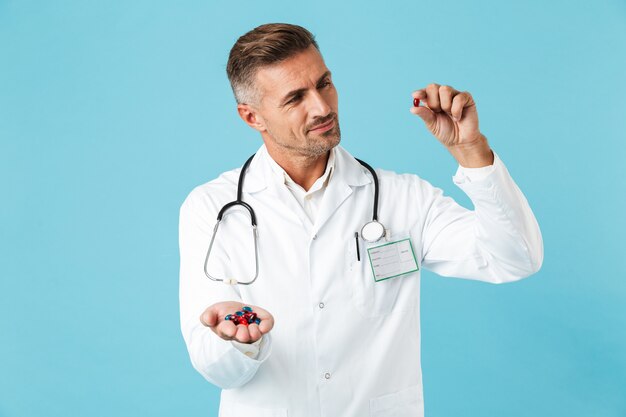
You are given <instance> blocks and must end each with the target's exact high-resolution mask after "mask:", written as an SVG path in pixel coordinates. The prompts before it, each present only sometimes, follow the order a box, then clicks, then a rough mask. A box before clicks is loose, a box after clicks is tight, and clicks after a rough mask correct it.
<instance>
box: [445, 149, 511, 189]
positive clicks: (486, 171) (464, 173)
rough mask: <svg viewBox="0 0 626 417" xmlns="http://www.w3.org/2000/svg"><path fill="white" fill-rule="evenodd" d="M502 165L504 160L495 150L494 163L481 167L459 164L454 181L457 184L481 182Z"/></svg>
mask: <svg viewBox="0 0 626 417" xmlns="http://www.w3.org/2000/svg"><path fill="white" fill-rule="evenodd" d="M500 165H502V161H501V160H500V158H499V157H498V154H496V153H495V152H494V153H493V164H492V165H487V166H485V167H480V168H467V167H463V166H461V165H459V166H458V168H457V170H456V174H455V175H454V176H453V177H452V181H454V183H455V184H457V185H460V184H465V183H469V182H480V181H483V180H484V179H486V178H488V177H489V176H490V175H491V174H493V172H495V171H496V169H498V167H499V166H500Z"/></svg>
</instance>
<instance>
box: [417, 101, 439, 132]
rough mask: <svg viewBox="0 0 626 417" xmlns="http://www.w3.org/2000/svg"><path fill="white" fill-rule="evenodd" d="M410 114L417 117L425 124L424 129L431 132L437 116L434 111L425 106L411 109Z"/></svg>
mask: <svg viewBox="0 0 626 417" xmlns="http://www.w3.org/2000/svg"><path fill="white" fill-rule="evenodd" d="M411 113H413V114H415V115H417V116H419V117H420V118H421V119H422V120H423V121H424V123H425V124H426V127H427V128H429V129H430V130H432V127H434V125H435V122H436V120H437V116H436V115H435V112H434V111H432V110H431V109H429V108H428V107H426V106H419V107H411Z"/></svg>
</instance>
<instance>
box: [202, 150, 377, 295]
mask: <svg viewBox="0 0 626 417" xmlns="http://www.w3.org/2000/svg"><path fill="white" fill-rule="evenodd" d="M255 155H256V154H254V155H252V156H251V157H250V158H248V160H247V161H246V162H245V163H244V164H243V167H242V168H241V172H240V173H239V181H238V183H237V200H235V201H231V202H230V203H228V204H226V205H224V207H222V209H221V210H220V211H219V213H218V214H217V223H215V227H214V228H213V235H212V236H211V243H209V249H208V250H207V253H206V258H205V259H204V274H205V275H206V276H207V277H208V278H210V279H211V280H213V281H221V282H224V283H226V284H230V285H236V284H241V285H250V284H252V283H253V282H254V281H256V279H257V277H258V276H259V246H258V239H257V229H256V214H255V213H254V209H253V208H252V207H251V206H250V204H248V203H246V202H245V201H243V198H242V193H243V182H244V179H245V176H246V171H247V169H248V166H249V165H250V162H252V158H254V156H255ZM355 159H356V158H355ZM356 160H357V161H358V162H359V163H360V164H361V165H363V166H364V167H365V168H367V170H368V171H369V172H370V173H371V174H372V178H373V179H374V209H373V213H372V220H371V221H369V222H367V223H365V224H364V225H363V227H362V228H361V238H362V239H363V240H364V241H366V242H370V243H374V242H377V241H379V240H380V239H382V238H383V237H384V236H385V233H386V231H385V226H383V225H382V223H380V222H379V221H378V176H377V175H376V172H375V171H374V168H372V167H371V166H370V165H369V164H367V163H366V162H363V161H361V160H360V159H356ZM235 206H242V207H244V208H245V209H246V210H248V213H249V214H250V222H251V224H252V237H253V239H254V261H255V273H254V278H252V280H250V281H248V282H241V281H238V280H237V279H235V278H216V277H214V276H212V275H211V274H209V271H208V270H207V265H208V264H209V257H210V256H211V249H212V248H213V243H214V242H215V236H217V230H218V228H219V226H220V222H221V221H222V218H223V217H224V214H225V213H226V211H227V210H228V209H230V208H232V207H235ZM357 249H358V246H357Z"/></svg>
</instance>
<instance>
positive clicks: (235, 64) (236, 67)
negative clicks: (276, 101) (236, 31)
mask: <svg viewBox="0 0 626 417" xmlns="http://www.w3.org/2000/svg"><path fill="white" fill-rule="evenodd" d="M311 45H313V46H314V47H315V49H317V50H318V51H319V49H320V48H319V47H318V46H317V42H315V37H314V36H313V34H312V33H311V32H309V31H308V30H306V29H305V28H303V27H302V26H298V25H291V24H287V23H268V24H265V25H261V26H259V27H256V28H254V29H252V30H251V31H250V32H248V33H246V34H245V35H243V36H241V37H240V38H239V39H237V42H235V45H233V47H232V49H231V50H230V55H229V56H228V64H227V65H226V74H227V75H228V79H229V80H230V86H231V87H232V89H233V93H234V94H235V100H237V103H250V102H255V101H257V99H259V97H257V95H258V91H257V90H256V88H255V86H254V81H255V77H256V72H257V70H258V69H259V68H260V67H263V66H267V65H271V64H275V63H278V62H281V61H284V60H286V59H287V58H290V57H292V56H294V55H296V54H297V53H298V52H302V51H304V50H305V49H308V48H309V47H310V46H311Z"/></svg>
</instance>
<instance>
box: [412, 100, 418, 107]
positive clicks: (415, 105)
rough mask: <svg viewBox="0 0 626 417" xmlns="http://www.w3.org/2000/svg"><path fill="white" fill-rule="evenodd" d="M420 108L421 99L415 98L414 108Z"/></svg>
mask: <svg viewBox="0 0 626 417" xmlns="http://www.w3.org/2000/svg"><path fill="white" fill-rule="evenodd" d="M419 106H420V99H419V98H414V99H413V107H419Z"/></svg>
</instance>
